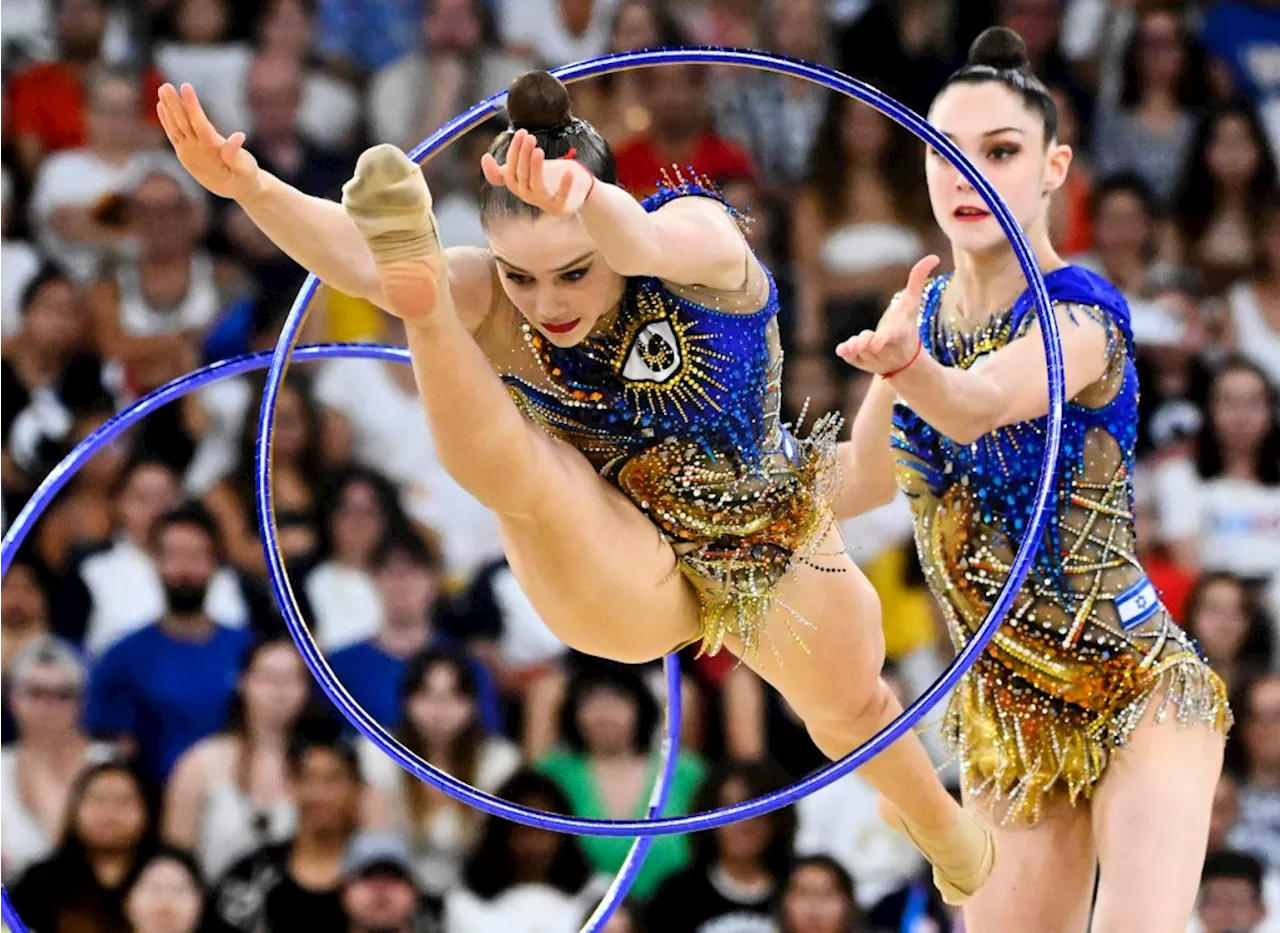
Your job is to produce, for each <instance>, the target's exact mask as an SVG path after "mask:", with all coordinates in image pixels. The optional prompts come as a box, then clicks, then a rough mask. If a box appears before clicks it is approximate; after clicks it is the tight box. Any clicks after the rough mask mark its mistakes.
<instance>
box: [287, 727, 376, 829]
mask: <svg viewBox="0 0 1280 933" xmlns="http://www.w3.org/2000/svg"><path fill="white" fill-rule="evenodd" d="M293 781H294V796H295V799H296V800H297V805H298V833H299V835H302V834H304V833H305V834H307V835H308V836H310V837H313V838H315V837H343V836H349V835H350V834H351V833H352V832H354V830H355V828H356V826H357V825H358V823H359V811H360V794H361V791H362V790H363V784H362V783H361V780H360V774H359V772H358V771H357V769H356V767H355V762H354V759H348V758H346V757H344V756H343V755H342V754H339V753H338V752H337V751H336V750H335V749H334V748H331V747H327V746H324V745H312V746H310V747H308V748H306V749H305V750H304V751H303V752H302V754H301V756H300V757H299V758H298V759H297V761H296V762H295V764H294V774H293Z"/></svg>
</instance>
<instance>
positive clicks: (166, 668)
mask: <svg viewBox="0 0 1280 933" xmlns="http://www.w3.org/2000/svg"><path fill="white" fill-rule="evenodd" d="M154 534H155V541H156V569H157V570H158V572H159V576H160V582H161V585H162V587H163V590H164V598H165V611H164V614H163V615H162V616H161V618H160V620H159V621H157V622H155V623H152V624H151V625H148V626H146V627H145V628H143V629H141V630H140V631H137V632H135V633H133V634H132V635H128V636H126V637H125V638H123V639H121V640H120V641H119V642H118V643H116V644H115V645H113V646H112V647H111V648H110V649H108V651H107V652H106V654H104V655H103V656H102V658H101V660H99V661H98V662H97V664H96V665H95V666H94V669H93V675H92V679H91V683H90V689H89V702H88V709H87V719H88V724H89V731H90V732H91V733H92V734H94V735H96V736H100V737H103V738H108V739H112V740H115V741H117V742H120V743H122V744H123V745H124V746H125V747H128V748H132V749H134V750H136V753H137V756H138V761H139V764H140V765H141V767H142V768H143V769H144V770H145V772H146V773H147V774H148V775H149V776H151V778H153V779H155V780H157V781H159V782H163V781H164V780H165V779H166V777H167V776H168V774H169V771H170V769H171V768H172V767H173V765H174V763H175V762H176V761H177V759H178V757H179V756H180V755H181V754H182V753H183V752H184V751H186V750H187V749H188V748H190V747H191V746H192V745H194V744H195V743H196V742H198V741H200V740H201V739H203V738H205V737H206V736H208V735H212V734H213V733H214V732H217V731H218V730H219V729H220V728H222V726H223V725H224V723H225V722H226V717H227V709H228V704H229V703H230V701H231V698H232V696H233V694H234V691H235V684H236V677H237V674H238V673H239V671H240V667H241V659H242V658H243V656H244V653H245V651H246V650H247V649H248V646H249V634H248V633H247V632H246V631H244V630H242V629H232V628H228V627H226V626H223V625H219V624H218V623H217V622H215V621H213V619H211V618H210V617H209V615H208V614H207V613H206V612H205V608H204V606H205V597H206V595H207V593H208V590H209V584H210V581H211V580H212V579H213V576H214V574H215V573H216V572H217V570H218V564H219V559H220V557H221V548H220V545H219V541H218V536H217V529H216V527H215V526H214V524H213V520H212V519H210V518H209V515H208V513H207V512H205V511H204V510H203V509H202V508H200V507H199V506H195V505H188V506H182V507H180V508H178V509H175V510H173V511H171V512H169V513H168V514H167V515H165V516H164V517H163V518H162V519H160V521H159V522H158V523H157V525H156V529H155V532H154Z"/></svg>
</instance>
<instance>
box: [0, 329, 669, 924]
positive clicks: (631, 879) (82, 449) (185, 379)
mask: <svg viewBox="0 0 1280 933" xmlns="http://www.w3.org/2000/svg"><path fill="white" fill-rule="evenodd" d="M297 358H298V359H299V360H302V361H308V360H322V359H337V358H348V359H350V358H354V359H366V360H386V361H389V362H395V363H409V362H410V359H409V351H408V350H405V349H404V348H403V347H388V346H380V345H378V344H364V343H350V344H336V343H335V344H317V345H313V346H306V347H299V348H298V350H297ZM270 362H271V353H270V352H269V351H264V352H260V353H250V354H246V355H244V356H238V357H234V358H231V359H227V360H221V361H219V362H217V363H213V364H210V365H208V366H204V367H202V368H200V369H197V370H195V371H194V372H190V373H188V374H187V375H185V376H181V377H179V378H177V379H175V380H173V381H172V382H169V383H166V384H165V385H163V386H161V387H160V388H158V389H156V390H155V391H153V392H151V393H149V394H148V395H146V396H144V397H143V398H141V399H139V400H138V401H136V402H134V403H133V404H132V405H130V406H129V407H128V408H126V409H124V410H123V411H121V412H119V413H118V414H116V415H114V416H112V417H111V418H109V419H108V420H107V421H106V422H104V423H103V424H102V425H101V426H99V427H98V429H97V430H95V431H94V432H93V433H92V434H90V435H89V436H88V437H86V438H85V439H84V440H82V441H81V442H80V443H79V444H77V445H76V446H75V447H74V448H73V449H72V450H71V452H70V453H68V454H67V456H65V457H64V458H63V459H62V460H61V461H60V462H59V463H58V465H57V466H55V467H54V468H53V469H52V470H50V471H49V474H48V475H47V476H46V477H45V478H44V479H43V480H42V481H41V483H40V485H39V486H38V487H36V491H35V492H34V493H32V495H31V498H30V499H29V500H27V504H26V505H25V506H24V507H23V508H22V510H21V511H20V512H19V513H18V515H17V517H15V518H14V520H13V523H12V524H11V525H10V526H9V530H8V531H7V532H6V533H5V536H4V541H3V544H2V545H0V579H2V578H3V577H4V576H5V574H7V573H8V572H9V564H10V563H11V562H12V560H13V558H14V556H15V555H16V554H17V553H18V550H19V548H21V546H22V543H23V541H25V540H26V537H27V535H28V534H30V532H31V531H32V529H33V528H34V527H35V523H36V521H37V520H38V519H39V518H40V516H41V514H43V513H44V511H45V509H47V508H48V507H49V505H50V503H51V502H52V501H53V498H54V497H55V496H56V495H57V494H58V493H59V492H60V491H61V490H62V489H63V487H64V486H66V484H67V483H69V482H70V481H71V479H72V478H73V477H74V476H75V475H76V473H78V472H79V471H80V469H81V467H83V466H84V465H85V464H86V463H87V462H88V461H89V460H90V459H92V457H93V455H94V454H96V453H97V452H98V451H99V450H101V449H102V448H103V447H105V446H107V445H108V444H110V443H111V442H112V441H114V440H115V439H116V438H117V437H119V436H120V435H121V434H123V433H124V432H125V431H126V430H128V429H129V428H130V427H132V426H133V425H134V424H136V423H137V422H139V421H141V420H143V419H144V418H146V417H148V416H149V415H151V414H153V413H154V412H155V411H156V410H157V409H159V408H161V407H163V406H165V405H168V404H169V403H170V402H174V401H177V400H178V399H180V398H182V397H183V396H184V395H187V394H188V393H190V392H194V391H195V390H196V389H199V388H201V387H203V386H205V385H208V384H210V383H213V382H219V381H221V380H223V379H230V378H231V377H233V376H239V375H241V374H243V373H247V372H252V371H253V370H257V369H265V368H266V367H267V366H268V365H269V363H270ZM663 669H664V673H665V675H666V684H667V694H668V697H669V698H670V701H669V703H668V705H667V714H666V726H665V730H664V736H663V743H662V753H661V758H662V763H661V767H660V773H659V775H658V780H657V782H656V783H655V784H654V788H653V792H652V794H651V795H650V804H649V809H648V812H647V815H648V817H649V818H651V819H652V818H654V817H658V816H661V815H662V809H663V807H665V806H666V803H667V799H668V797H669V796H670V791H671V784H672V780H673V779H674V777H675V766H676V755H677V752H678V750H679V746H680V661H679V658H677V657H676V656H675V655H669V656H667V657H666V658H665V659H664V660H663ZM653 842H654V837H642V838H638V839H636V840H635V842H633V843H632V845H631V849H630V851H628V853H627V856H626V858H625V859H624V861H623V864H622V870H621V871H620V872H619V873H618V876H617V877H616V878H615V879H614V881H613V883H612V884H611V885H610V887H609V889H608V891H607V892H606V893H605V895H604V897H603V898H602V900H601V901H600V904H599V906H598V907H597V908H596V911H595V913H594V914H592V917H591V919H590V921H588V927H587V928H588V929H589V930H596V929H601V928H603V927H604V925H605V923H607V922H608V920H609V917H611V916H612V915H613V912H614V911H615V910H617V908H618V906H619V905H620V904H621V903H622V901H623V900H624V899H625V898H626V895H627V892H628V891H630V890H631V886H632V885H633V884H634V883H635V879H636V878H637V877H638V876H639V874H640V869H641V867H642V866H643V864H644V860H645V857H646V856H647V855H648V854H649V850H650V849H651V848H652V847H653ZM0 918H2V919H3V921H4V923H5V924H7V925H8V927H9V929H10V931H11V933H28V931H27V927H26V924H24V923H23V922H22V918H20V917H19V916H18V913H17V911H16V910H14V908H13V904H12V902H10V900H9V892H8V890H7V889H4V888H0Z"/></svg>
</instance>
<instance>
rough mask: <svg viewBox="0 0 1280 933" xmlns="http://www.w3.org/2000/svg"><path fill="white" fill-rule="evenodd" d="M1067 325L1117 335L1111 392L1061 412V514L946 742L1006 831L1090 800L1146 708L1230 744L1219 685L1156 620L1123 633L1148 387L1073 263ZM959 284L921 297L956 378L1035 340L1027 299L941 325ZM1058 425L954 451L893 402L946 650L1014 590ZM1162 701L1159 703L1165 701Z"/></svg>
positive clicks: (1100, 294)
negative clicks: (944, 625)
mask: <svg viewBox="0 0 1280 933" xmlns="http://www.w3.org/2000/svg"><path fill="white" fill-rule="evenodd" d="M1045 280H1046V283H1047V284H1048V286H1049V294H1050V296H1051V297H1052V298H1053V300H1054V304H1055V307H1056V308H1058V309H1059V311H1060V312H1064V313H1065V315H1066V317H1067V319H1068V323H1064V325H1063V326H1064V327H1066V326H1071V322H1076V321H1078V320H1079V319H1080V316H1087V317H1088V318H1091V319H1093V320H1095V321H1097V322H1098V323H1100V324H1101V325H1102V326H1103V327H1104V328H1106V331H1107V333H1108V349H1107V352H1108V359H1109V365H1108V368H1107V371H1106V373H1105V374H1104V376H1103V378H1102V379H1101V380H1100V381H1099V382H1098V383H1096V384H1095V385H1093V386H1090V387H1089V388H1088V389H1086V390H1085V391H1084V392H1082V393H1081V394H1080V395H1079V396H1077V397H1076V398H1075V399H1073V400H1070V401H1069V402H1068V403H1067V408H1066V412H1065V419H1064V423H1063V433H1062V458H1061V463H1060V476H1059V477H1058V490H1059V492H1058V503H1059V504H1058V508H1057V515H1056V518H1055V520H1054V521H1053V523H1052V524H1051V525H1050V526H1049V530H1048V532H1047V533H1046V535H1045V540H1044V541H1043V543H1042V545H1041V548H1040V550H1039V552H1038V553H1037V555H1036V561H1035V564H1034V565H1033V568H1032V571H1031V574H1030V576H1028V578H1027V581H1026V583H1025V584H1024V585H1023V588H1022V590H1021V592H1020V593H1019V596H1018V599H1017V600H1016V601H1015V603H1014V607H1013V609H1012V611H1011V612H1010V614H1009V617H1008V619H1007V620H1006V621H1005V624H1004V625H1003V626H1002V627H1001V629H1000V631H999V632H998V633H997V634H996V637H995V638H994V639H993V640H992V642H991V643H990V645H989V646H988V647H987V650H986V651H985V652H984V653H983V656H982V657H981V658H980V659H979V660H978V662H977V663H976V664H975V665H974V666H973V668H972V669H971V670H970V671H969V673H968V674H967V675H966V676H965V677H964V678H963V679H962V680H961V681H960V684H959V685H958V686H957V689H956V692H955V694H954V695H953V697H952V700H951V703H950V706H949V708H948V711H947V715H946V718H945V720H944V725H943V729H944V733H945V735H946V737H947V739H948V740H949V742H950V744H951V746H952V748H953V750H954V751H955V753H956V755H957V756H958V758H959V761H960V763H961V767H962V771H963V775H964V780H965V782H966V785H967V787H968V789H969V790H970V791H971V792H972V793H974V794H975V795H985V796H986V797H987V798H988V799H990V800H991V801H992V802H993V803H994V802H997V801H998V802H1001V803H1002V804H1004V810H1005V814H1004V817H1003V818H1004V820H1005V821H1007V822H1033V821H1034V820H1035V819H1036V818H1037V817H1038V816H1039V814H1040V812H1041V807H1042V804H1043V802H1044V800H1045V798H1046V796H1047V795H1050V794H1055V793H1063V792H1064V793H1066V794H1067V795H1068V797H1069V799H1071V800H1073V801H1074V800H1076V799H1077V798H1079V797H1080V796H1081V795H1085V796H1088V795H1089V794H1090V793H1091V790H1092V788H1093V786H1094V785H1095V784H1096V783H1097V781H1098V780H1099V778H1101V776H1102V774H1103V771H1104V769H1105V768H1106V765H1107V762H1108V760H1109V758H1110V755H1111V754H1112V752H1113V751H1115V750H1116V749H1117V748H1119V747H1121V746H1123V745H1124V744H1125V743H1126V741H1127V740H1128V738H1129V736H1130V734H1131V733H1132V731H1133V729H1134V728H1135V727H1136V726H1137V725H1138V723H1139V722H1141V720H1142V718H1143V716H1144V715H1145V714H1146V712H1147V711H1148V709H1149V708H1150V707H1151V704H1152V703H1158V704H1159V707H1158V708H1157V709H1156V710H1155V715H1156V716H1157V717H1162V716H1163V715H1165V713H1166V711H1167V710H1168V709H1173V710H1175V711H1176V715H1177V717H1178V719H1179V721H1181V722H1184V723H1208V724H1211V725H1212V726H1213V727H1214V728H1217V729H1220V730H1223V731H1226V730H1227V729H1228V728H1230V724H1231V713H1230V710H1229V708H1228V704H1227V698H1226V691H1225V688H1224V686H1223V683H1222V681H1221V680H1220V679H1219V678H1218V677H1217V675H1215V674H1214V673H1213V672H1212V671H1211V670H1210V669H1209V667H1208V665H1207V664H1206V663H1205V661H1204V659H1203V656H1202V654H1201V653H1200V651H1199V648H1198V646H1197V645H1196V644H1195V643H1194V641H1193V640H1192V639H1191V638H1190V637H1189V636H1187V635H1186V634H1185V633H1184V632H1183V630H1182V629H1181V628H1180V627H1179V626H1178V625H1177V624H1176V623H1175V622H1174V621H1173V619H1172V618H1171V617H1170V616H1169V614H1168V612H1167V611H1165V610H1164V609H1163V607H1162V608H1161V609H1160V611H1158V612H1157V613H1156V614H1155V615H1154V616H1152V617H1151V618H1150V619H1148V620H1147V621H1146V622H1144V623H1142V624H1141V625H1139V626H1137V627H1136V628H1133V629H1130V630H1128V631H1126V630H1124V628H1123V627H1122V626H1121V623H1120V619H1119V615H1118V613H1117V612H1116V609H1115V606H1114V601H1115V598H1116V597H1117V596H1119V595H1120V594H1122V593H1123V592H1124V591H1125V590H1126V589H1127V588H1128V587H1130V586H1131V585H1132V584H1134V583H1135V581H1139V580H1141V579H1142V578H1143V576H1144V573H1143V570H1142V567H1141V565H1140V564H1139V563H1138V559H1137V557H1136V544H1135V534H1134V518H1133V463H1134V448H1135V444H1136V440H1137V423H1138V411H1137V404H1138V385H1137V375H1136V372H1135V369H1134V366H1133V342H1132V335H1131V333H1130V329H1129V314H1128V308H1127V306H1126V304H1125V302H1124V299H1123V298H1122V297H1121V296H1120V295H1119V293H1118V292H1116V291H1115V290H1114V289H1113V288H1112V287H1111V286H1110V285H1109V284H1107V283H1106V282H1105V281H1104V280H1102V279H1100V278H1098V277H1097V276H1095V275H1093V274H1092V273H1089V272H1086V271H1085V270H1083V269H1080V268H1078V267H1074V266H1069V267H1066V268H1064V269H1059V270H1057V271H1055V272H1051V273H1049V274H1048V275H1046V276H1045ZM948 281H949V277H942V278H939V279H935V280H933V281H932V282H931V283H930V285H929V287H928V289H927V290H926V292H925V297H924V301H923V306H922V309H921V318H920V335H921V339H922V340H923V341H924V345H925V347H926V349H927V350H928V351H929V352H930V353H931V354H932V355H933V356H934V358H935V359H937V360H938V361H939V362H941V363H943V364H944V365H947V366H958V367H960V368H963V369H968V368H969V367H971V366H973V365H974V364H975V363H978V361H980V360H981V359H982V358H983V357H984V356H986V355H987V354H989V353H993V352H995V351H996V350H998V349H1000V348H1001V347H1003V346H1005V345H1006V344H1007V343H1009V342H1010V341H1011V340H1014V339H1018V338H1022V337H1027V336H1028V334H1029V333H1030V332H1031V331H1032V330H1033V329H1034V330H1035V333H1034V334H1031V335H1030V339H1033V340H1036V341H1039V339H1040V337H1039V330H1038V328H1036V327H1035V322H1036V312H1035V307H1034V304H1033V303H1032V301H1031V298H1030V295H1029V294H1027V293H1024V294H1023V295H1022V296H1021V297H1020V298H1019V299H1018V300H1017V301H1016V302H1015V303H1014V305H1013V306H1012V307H1010V308H1009V309H1007V310H1006V311H1005V312H1003V313H1001V314H998V315H996V316H994V317H993V318H992V319H990V320H988V321H986V322H983V323H981V324H979V325H977V326H974V325H973V324H968V323H966V322H964V321H962V320H959V319H958V316H957V319H951V320H946V319H944V318H945V317H946V315H944V314H943V313H941V311H940V309H941V306H942V296H943V294H944V292H945V290H946V286H947V283H948ZM1047 422H1048V417H1047V416H1045V417H1042V418H1037V419H1035V420H1033V421H1028V422H1023V423H1020V424H1014V425H1010V426H1008V427H1004V428H1000V429H998V430H996V431H993V432H991V433H990V434H987V435H986V436H984V437H982V438H980V439H979V440H977V441H976V442H975V443H973V444H968V445H962V444H957V443H955V442H954V441H952V440H950V439H949V438H947V437H945V436H943V435H942V434H940V433H939V432H937V431H935V430H934V429H933V428H932V427H930V426H929V425H928V424H926V423H925V422H924V421H923V420H922V419H921V418H920V417H919V416H917V415H916V414H915V413H914V412H913V411H911V409H910V408H909V407H907V406H906V405H905V404H903V403H901V402H899V403H898V405H897V406H896V408H895V412H894V428H893V446H894V449H895V453H896V462H897V474H898V482H899V485H900V486H901V488H902V489H903V490H904V491H905V492H906V494H907V496H908V498H909V499H910V502H911V507H912V511H913V513H914V517H915V536H916V547H917V550H918V552H919V554H920V559H921V563H922V565H923V567H924V571H925V576H926V579H927V580H928V584H929V587H930V589H931V590H932V591H933V593H934V595H935V597H936V598H937V599H938V601H939V603H940V604H941V605H942V608H943V611H944V613H945V614H946V617H947V621H948V627H949V630H950V634H951V637H952V640H953V642H954V643H955V644H956V645H957V646H960V645H963V644H964V643H965V642H966V640H967V639H968V638H969V637H970V636H971V635H972V633H973V632H974V630H975V629H976V628H977V627H978V625H979V624H980V623H981V621H982V619H983V617H984V616H985V614H986V612H987V610H988V609H989V608H990V606H991V604H992V603H993V602H994V601H995V599H996V597H997V595H998V594H999V591H1000V588H1001V586H1002V585H1003V583H1004V581H1005V579H1006V578H1007V575H1008V572H1009V568H1010V566H1011V564H1012V563H1013V556H1014V553H1015V549H1016V547H1017V545H1018V542H1019V541H1020V540H1021V539H1022V535H1023V531H1024V529H1025V528H1026V527H1027V523H1028V521H1029V518H1030V514H1031V509H1032V505H1033V501H1034V493H1035V486H1036V482H1037V479H1038V477H1039V474H1040V465H1041V462H1042V460H1043V457H1044V448H1045V439H1046V433H1045V432H1046V426H1047ZM1157 698H1158V699H1157Z"/></svg>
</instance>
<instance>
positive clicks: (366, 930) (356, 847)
mask: <svg viewBox="0 0 1280 933" xmlns="http://www.w3.org/2000/svg"><path fill="white" fill-rule="evenodd" d="M346 861H347V867H346V871H345V872H344V882H343V887H342V907H343V910H344V911H345V912H346V915H347V919H348V921H349V922H350V924H351V926H350V933H413V930H414V921H415V917H416V916H417V913H418V889H417V886H416V884H415V883H414V879H413V866H412V865H411V864H410V862H409V857H408V854H407V852H406V851H405V847H404V843H403V842H402V841H401V840H400V839H399V838H398V837H396V836H388V837H386V838H379V837H378V836H375V835H372V834H360V835H357V836H356V837H355V838H354V839H353V840H352V842H351V844H350V845H349V846H348V850H347V858H346Z"/></svg>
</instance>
